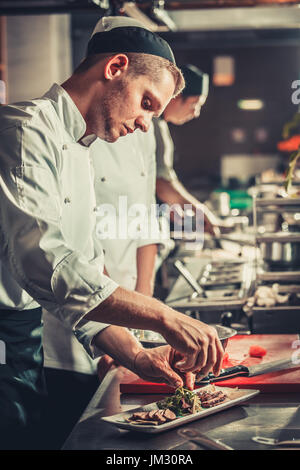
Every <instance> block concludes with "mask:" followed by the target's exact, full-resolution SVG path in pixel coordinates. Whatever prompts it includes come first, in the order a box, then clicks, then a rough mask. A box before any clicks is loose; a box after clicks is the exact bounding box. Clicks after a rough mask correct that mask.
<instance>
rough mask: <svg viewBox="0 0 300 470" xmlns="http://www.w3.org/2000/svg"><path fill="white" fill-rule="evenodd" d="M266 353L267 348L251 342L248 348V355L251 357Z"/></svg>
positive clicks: (261, 355)
mask: <svg viewBox="0 0 300 470" xmlns="http://www.w3.org/2000/svg"><path fill="white" fill-rule="evenodd" d="M266 354H267V350H266V349H265V348H263V347H262V346H258V345H256V344H253V345H252V346H250V348H249V356H251V357H263V356H265V355H266Z"/></svg>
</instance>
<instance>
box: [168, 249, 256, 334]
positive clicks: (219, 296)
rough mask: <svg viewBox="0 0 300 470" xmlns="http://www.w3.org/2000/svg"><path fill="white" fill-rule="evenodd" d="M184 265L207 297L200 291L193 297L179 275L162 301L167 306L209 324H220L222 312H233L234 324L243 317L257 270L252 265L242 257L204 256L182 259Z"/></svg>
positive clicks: (191, 291) (190, 290)
mask: <svg viewBox="0 0 300 470" xmlns="http://www.w3.org/2000/svg"><path fill="white" fill-rule="evenodd" d="M184 263H185V267H186V268H187V269H188V271H189V272H190V273H191V274H192V276H193V278H194V279H195V280H196V281H197V283H198V284H199V286H200V287H201V288H202V289H204V291H205V294H206V297H203V296H201V295H200V292H199V295H198V294H197V295H196V296H195V295H194V296H193V294H194V292H195V289H193V287H191V285H190V284H188V283H187V281H186V279H185V278H184V277H183V276H182V275H180V276H178V277H177V279H176V281H175V282H174V283H173V286H172V288H171V290H170V292H169V295H168V296H167V298H166V299H165V303H166V304H168V305H169V306H170V307H172V308H174V309H176V310H179V311H182V312H184V313H186V314H188V315H194V316H195V317H196V318H198V319H199V320H201V321H203V322H205V323H210V324H220V323H221V321H222V315H223V314H224V312H231V313H232V321H233V322H234V323H237V322H238V321H239V320H240V317H241V316H244V317H245V315H244V312H243V306H244V304H245V302H246V300H247V298H248V297H249V296H251V294H252V289H253V286H254V283H255V274H256V271H255V266H254V264H253V263H252V262H250V261H249V260H246V259H243V258H227V259H222V260H219V259H218V260H217V259H214V258H212V257H206V258H203V259H201V258H200V259H199V258H184ZM246 322H247V319H245V323H246ZM247 328H248V327H247V325H246V328H245V329H247Z"/></svg>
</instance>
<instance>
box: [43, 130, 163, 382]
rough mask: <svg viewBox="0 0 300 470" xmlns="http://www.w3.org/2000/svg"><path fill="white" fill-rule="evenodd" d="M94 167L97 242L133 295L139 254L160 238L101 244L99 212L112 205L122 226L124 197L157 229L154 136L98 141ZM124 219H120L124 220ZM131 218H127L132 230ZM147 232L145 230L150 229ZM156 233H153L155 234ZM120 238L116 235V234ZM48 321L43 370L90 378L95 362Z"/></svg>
mask: <svg viewBox="0 0 300 470" xmlns="http://www.w3.org/2000/svg"><path fill="white" fill-rule="evenodd" d="M90 152H91V158H92V161H93V166H94V173H95V178H94V184H95V194H96V203H97V208H98V211H97V212H96V218H97V222H96V238H98V240H99V239H100V242H101V246H102V247H103V250H104V252H105V268H106V270H107V272H108V274H109V276H110V277H111V278H112V279H113V280H114V281H115V282H117V283H118V284H119V285H121V286H122V287H125V288H127V289H130V290H134V289H135V286H136V280H137V266H136V259H137V249H138V248H139V247H141V246H145V245H148V244H153V243H155V244H158V243H160V242H161V240H160V238H159V236H158V237H157V238H150V237H143V238H130V237H127V238H126V239H122V238H117V237H116V238H115V239H110V238H103V239H101V219H102V216H101V215H100V211H99V207H100V205H102V204H110V205H111V206H112V207H114V208H115V210H116V217H117V219H118V221H119V219H120V213H119V208H121V207H123V206H120V205H119V201H120V199H119V197H126V205H127V208H128V210H129V209H130V207H132V206H133V205H134V204H143V205H144V206H145V207H146V208H147V209H148V213H147V218H146V220H145V223H146V225H147V227H149V224H151V223H152V224H157V219H156V218H155V220H153V216H154V215H155V213H154V211H152V212H151V211H150V209H151V204H155V181H156V171H155V170H156V165H155V139H154V135H153V132H151V131H149V132H147V133H143V132H141V131H140V130H136V131H135V132H134V133H133V134H129V135H127V136H126V137H121V138H120V139H119V140H118V141H116V142H115V143H107V142H105V141H103V140H100V139H96V140H95V142H94V143H92V145H91V146H90ZM121 215H122V214H121ZM131 220H132V217H128V224H129V223H130V222H131ZM147 227H146V228H147ZM153 232H155V230H154V231H153ZM117 236H118V233H117ZM43 319H44V338H43V344H44V364H45V366H46V367H50V368H55V369H63V370H70V371H76V372H83V373H87V374H92V373H94V372H95V369H96V366H97V360H93V359H91V358H90V357H89V356H88V355H87V354H85V351H84V350H82V348H81V347H80V345H79V344H78V342H77V341H75V340H74V338H73V337H72V335H71V333H70V331H69V330H68V329H67V328H63V329H62V328H60V330H59V332H58V333H57V331H58V325H57V323H58V321H57V320H56V319H55V318H54V317H53V316H52V315H50V314H48V313H47V312H44V314H43Z"/></svg>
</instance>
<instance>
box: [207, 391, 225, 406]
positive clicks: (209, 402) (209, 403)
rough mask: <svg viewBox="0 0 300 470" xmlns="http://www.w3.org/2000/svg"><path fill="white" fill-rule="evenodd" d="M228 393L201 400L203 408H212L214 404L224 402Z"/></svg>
mask: <svg viewBox="0 0 300 470" xmlns="http://www.w3.org/2000/svg"><path fill="white" fill-rule="evenodd" d="M226 398H227V397H226V395H224V394H223V395H221V396H218V397H216V398H211V399H210V400H206V401H201V406H202V408H212V407H213V406H216V405H218V404H219V403H222V402H223V401H225V400H226Z"/></svg>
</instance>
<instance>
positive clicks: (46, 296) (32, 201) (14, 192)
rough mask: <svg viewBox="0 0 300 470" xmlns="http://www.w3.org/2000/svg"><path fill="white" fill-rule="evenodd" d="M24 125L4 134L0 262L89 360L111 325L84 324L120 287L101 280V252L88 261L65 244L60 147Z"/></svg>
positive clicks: (43, 133)
mask: <svg viewBox="0 0 300 470" xmlns="http://www.w3.org/2000/svg"><path fill="white" fill-rule="evenodd" d="M25 124H26V123H25ZM25 124H23V125H22V126H21V125H18V126H12V127H9V128H7V129H5V130H4V131H2V132H1V134H0V139H2V145H1V149H2V150H1V153H2V155H0V158H1V162H2V164H1V169H0V197H1V205H0V211H1V212H0V243H1V248H0V250H1V251H0V253H1V260H2V262H3V263H4V264H5V266H6V268H7V269H8V270H9V272H10V273H11V275H12V277H13V278H14V279H15V280H16V282H17V283H18V285H19V286H21V288H22V289H24V290H25V291H26V292H27V293H28V294H29V295H30V296H31V297H32V298H33V299H35V300H36V301H37V302H38V303H39V304H40V305H41V306H42V307H44V308H45V309H46V310H48V311H49V312H51V313H53V314H54V315H56V317H57V318H59V319H60V320H62V321H63V322H64V323H66V324H67V325H68V326H69V327H70V328H71V329H73V330H76V328H77V329H78V331H77V334H76V336H77V337H78V338H79V339H80V341H81V342H82V343H83V345H84V346H85V347H86V349H87V350H88V352H89V353H90V354H91V350H90V343H91V339H92V337H93V336H94V334H95V332H96V330H97V331H99V330H101V329H103V328H105V327H107V326H108V325H107V324H101V323H99V325H95V324H92V323H94V322H92V323H91V324H90V325H88V324H87V322H83V319H84V317H85V315H86V314H87V313H88V312H89V311H91V310H92V309H94V308H95V307H96V306H97V305H99V304H100V303H101V302H102V301H104V300H105V299H106V298H107V297H108V296H110V295H111V294H112V292H113V291H114V290H115V289H116V288H117V287H118V285H117V284H116V283H115V282H114V281H112V280H111V279H110V278H108V277H107V276H105V275H104V274H103V268H104V255H103V251H102V250H101V247H100V248H99V247H95V249H94V251H93V252H92V253H91V252H89V255H86V254H85V253H84V251H82V252H81V251H78V250H74V249H73V248H72V246H71V245H70V243H68V242H67V241H66V240H65V238H64V236H63V233H62V227H61V210H62V204H63V201H62V194H61V187H60V175H59V164H60V162H59V159H60V156H59V152H58V149H57V144H56V143H55V141H54V139H53V138H52V137H51V135H50V137H49V132H48V135H47V128H46V127H45V129H43V126H42V125H41V126H34V125H25ZM80 323H81V324H82V325H83V328H82V330H80Z"/></svg>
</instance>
